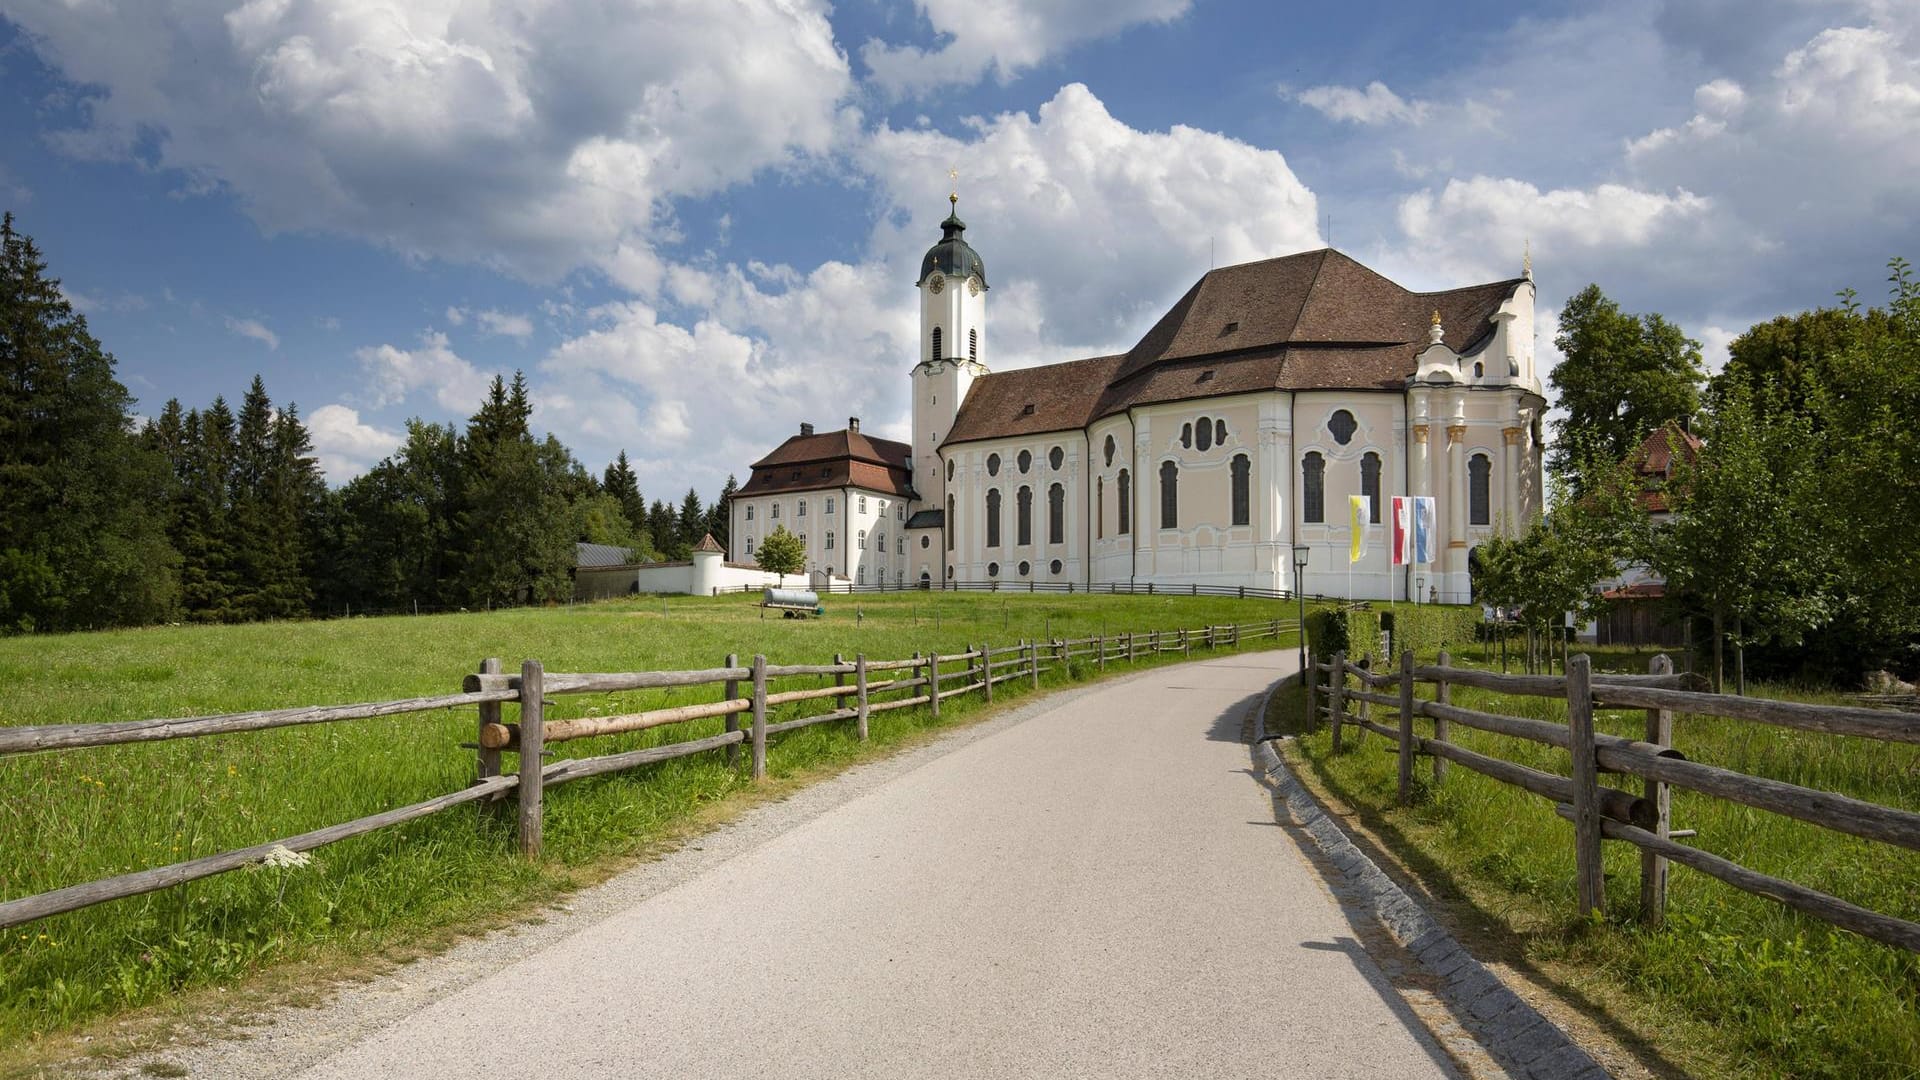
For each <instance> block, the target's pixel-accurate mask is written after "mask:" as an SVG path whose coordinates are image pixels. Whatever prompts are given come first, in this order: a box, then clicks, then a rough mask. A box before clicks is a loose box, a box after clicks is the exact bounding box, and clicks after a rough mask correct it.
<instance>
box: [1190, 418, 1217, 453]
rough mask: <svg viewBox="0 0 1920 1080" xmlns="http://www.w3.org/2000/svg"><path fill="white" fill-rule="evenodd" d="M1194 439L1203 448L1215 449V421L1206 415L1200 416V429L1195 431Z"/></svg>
mask: <svg viewBox="0 0 1920 1080" xmlns="http://www.w3.org/2000/svg"><path fill="white" fill-rule="evenodd" d="M1193 441H1194V443H1195V444H1196V445H1198V446H1199V448H1200V449H1202V450H1211V449H1213V421H1212V420H1209V419H1207V418H1206V417H1204V416H1203V417H1201V418H1200V430H1199V431H1196V432H1194V434H1193Z"/></svg>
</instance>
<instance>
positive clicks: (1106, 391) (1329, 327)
mask: <svg viewBox="0 0 1920 1080" xmlns="http://www.w3.org/2000/svg"><path fill="white" fill-rule="evenodd" d="M1525 280H1526V279H1525V278H1512V279H1509V280H1506V281H1496V282H1489V283H1487V284H1484V285H1472V286H1468V287H1466V288H1461V289H1449V290H1446V291H1444V292H1435V293H1416V292H1410V291H1408V290H1406V289H1403V288H1401V287H1400V286H1399V285H1397V284H1395V283H1394V282H1392V281H1390V280H1388V279H1387V278H1385V277H1382V276H1381V275H1379V274H1377V273H1375V272H1373V271H1372V270H1369V269H1367V268H1366V267H1365V266H1362V265H1360V264H1359V263H1358V262H1355V261H1354V260H1353V259H1351V258H1349V257H1348V256H1346V255H1342V254H1341V253H1339V252H1337V251H1334V250H1332V249H1330V248H1323V249H1321V250H1319V251H1309V252H1304V253H1302V254H1299V255H1288V256H1284V257H1282V258H1278V259H1267V260H1265V261H1263V262H1255V263H1246V264H1243V265H1240V266H1228V267H1222V268H1221V269H1218V270H1213V271H1210V272H1209V273H1207V275H1206V276H1204V277H1202V278H1201V279H1200V280H1199V281H1198V282H1197V283H1195V285H1194V286H1193V288H1191V289H1189V290H1187V294H1186V295H1185V296H1182V297H1181V298H1180V299H1179V301H1178V302H1176V303H1175V304H1174V306H1173V309H1172V310H1171V311H1168V312H1167V314H1166V316H1165V317H1163V318H1162V319H1161V320H1160V321H1159V322H1158V323H1155V324H1154V326H1153V328H1152V329H1151V330H1149V331H1147V333H1146V336H1145V337H1142V338H1141V339H1140V342H1139V344H1137V345H1135V346H1134V347H1133V348H1131V349H1129V350H1127V352H1125V353H1123V354H1121V355H1119V356H1101V357H1095V358H1092V359H1089V360H1075V361H1071V362H1069V363H1065V364H1051V365H1048V366H1046V367H1039V368H1025V369H1022V370H1019V371H1007V372H999V373H996V374H991V375H986V376H983V377H981V378H980V379H979V380H977V381H976V382H975V383H974V384H973V389H972V390H971V391H969V392H968V394H967V402H966V404H965V405H964V406H963V407H962V408H961V410H960V415H959V417H958V418H957V419H956V420H955V421H954V426H953V430H952V431H951V432H950V433H949V434H948V436H947V439H946V442H948V443H958V442H971V441H976V440H980V439H998V438H1008V437H1012V436H1019V435H1031V434H1037V433H1040V432H1045V431H1066V430H1071V429H1074V428H1082V427H1085V426H1087V425H1088V424H1090V423H1092V422H1093V421H1095V420H1097V419H1099V418H1101V417H1103V416H1111V415H1113V414H1114V413H1117V412H1122V411H1124V410H1126V409H1128V408H1130V407H1133V406H1138V405H1150V404H1161V403H1165V402H1170V401H1188V400H1194V399H1199V398H1209V397H1221V396H1224V395H1228V394H1243V393H1251V392H1255V391H1261V390H1337V389H1354V390H1398V389H1401V388H1403V387H1404V386H1405V385H1406V382H1407V380H1408V379H1409V378H1411V377H1412V376H1413V374H1414V371H1415V370H1416V368H1417V364H1416V363H1415V357H1417V356H1418V355H1419V354H1420V352H1421V351H1422V350H1424V349H1425V348H1426V347H1427V345H1428V342H1429V338H1428V331H1429V327H1431V325H1432V314H1433V312H1434V311H1436V310H1437V311H1439V312H1440V321H1441V327H1442V338H1441V340H1442V342H1443V343H1444V344H1445V345H1447V347H1448V348H1451V349H1453V350H1454V351H1455V352H1458V353H1461V354H1463V355H1470V354H1471V353H1472V352H1473V350H1474V348H1475V346H1477V345H1479V344H1480V343H1481V342H1483V341H1484V340H1485V339H1486V338H1487V336H1488V335H1490V334H1491V333H1492V332H1493V322H1492V316H1493V313H1494V312H1495V311H1497V310H1499V307H1500V305H1501V303H1503V302H1504V301H1505V300H1506V299H1507V298H1508V297H1509V296H1511V295H1513V291H1514V289H1516V288H1518V287H1519V286H1520V285H1521V284H1523V283H1524V282H1525ZM1029 406H1031V411H1028V407H1029Z"/></svg>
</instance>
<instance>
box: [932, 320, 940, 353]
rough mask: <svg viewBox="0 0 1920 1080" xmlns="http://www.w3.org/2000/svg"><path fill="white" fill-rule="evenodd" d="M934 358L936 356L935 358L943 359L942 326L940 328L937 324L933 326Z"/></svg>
mask: <svg viewBox="0 0 1920 1080" xmlns="http://www.w3.org/2000/svg"><path fill="white" fill-rule="evenodd" d="M933 358H934V359H935V360H939V359H941V356H940V328H939V327H937V326H936V327H934V328H933Z"/></svg>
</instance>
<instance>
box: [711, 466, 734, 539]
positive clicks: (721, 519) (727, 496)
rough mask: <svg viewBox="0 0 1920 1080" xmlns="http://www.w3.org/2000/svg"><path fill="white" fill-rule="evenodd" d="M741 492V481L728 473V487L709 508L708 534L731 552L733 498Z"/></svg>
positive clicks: (724, 488) (723, 489)
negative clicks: (730, 534) (730, 535)
mask: <svg viewBox="0 0 1920 1080" xmlns="http://www.w3.org/2000/svg"><path fill="white" fill-rule="evenodd" d="M739 492H740V483H739V481H737V480H735V479H734V478H733V474H732V473H728V474H727V486H726V487H723V488H721V489H720V497H719V498H718V499H716V500H714V503H713V505H712V506H710V507H708V508H707V532H709V533H711V534H713V538H714V540H715V541H717V542H718V543H719V544H720V546H721V547H723V548H726V549H727V550H729V551H731V550H733V548H732V546H731V545H730V543H729V540H730V538H729V537H728V535H727V534H728V532H729V531H730V530H729V523H730V522H731V520H732V517H733V497H734V496H735V495H737V494H739Z"/></svg>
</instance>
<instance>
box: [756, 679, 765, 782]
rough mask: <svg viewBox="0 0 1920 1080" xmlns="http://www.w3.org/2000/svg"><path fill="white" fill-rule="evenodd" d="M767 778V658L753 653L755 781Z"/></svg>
mask: <svg viewBox="0 0 1920 1080" xmlns="http://www.w3.org/2000/svg"><path fill="white" fill-rule="evenodd" d="M766 778H767V658H766V656H765V655H764V654H762V653H754V654H753V782H754V783H756V784H757V783H759V782H760V781H762V780H765V779H766Z"/></svg>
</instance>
